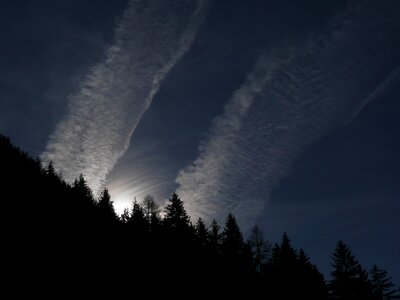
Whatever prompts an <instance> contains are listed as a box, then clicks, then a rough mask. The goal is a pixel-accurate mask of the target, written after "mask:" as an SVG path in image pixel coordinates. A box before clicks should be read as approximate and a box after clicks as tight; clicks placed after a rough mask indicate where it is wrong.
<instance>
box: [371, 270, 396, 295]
mask: <svg viewBox="0 0 400 300" xmlns="http://www.w3.org/2000/svg"><path fill="white" fill-rule="evenodd" d="M370 275H371V279H370V282H371V285H372V293H373V295H374V299H376V300H386V299H387V300H389V299H400V295H399V294H397V295H396V290H395V289H394V288H395V285H394V283H393V282H392V281H391V278H390V277H388V276H387V271H385V270H383V269H381V268H379V267H378V266H377V265H373V267H372V269H371V270H370Z"/></svg>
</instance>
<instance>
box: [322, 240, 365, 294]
mask: <svg viewBox="0 0 400 300" xmlns="http://www.w3.org/2000/svg"><path fill="white" fill-rule="evenodd" d="M332 260H333V263H332V267H333V271H332V272H331V281H330V285H329V289H330V296H331V298H332V299H340V300H347V299H371V298H372V291H371V288H370V284H369V282H368V274H367V272H366V271H365V270H364V269H363V268H362V266H361V265H360V263H359V262H358V260H357V259H356V257H355V255H353V254H352V252H351V250H350V248H349V247H348V246H347V245H346V244H345V243H344V242H343V241H339V242H338V243H337V245H336V249H335V251H334V253H333V255H332Z"/></svg>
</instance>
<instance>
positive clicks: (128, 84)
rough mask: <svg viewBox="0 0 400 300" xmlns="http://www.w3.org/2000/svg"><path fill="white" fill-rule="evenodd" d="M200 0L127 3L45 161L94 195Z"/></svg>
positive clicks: (194, 26)
mask: <svg viewBox="0 0 400 300" xmlns="http://www.w3.org/2000/svg"><path fill="white" fill-rule="evenodd" d="M206 6H207V1H206V0H189V1H187V0H186V1H184V0H132V1H131V2H130V4H129V7H128V8H127V9H126V11H125V12H124V15H123V17H122V19H121V21H120V24H119V25H118V27H117V29H116V33H115V43H114V45H112V46H111V47H109V49H108V50H107V53H106V57H105V59H104V61H102V62H100V63H98V64H97V65H95V66H94V67H93V68H92V70H90V72H89V74H88V75H87V77H86V79H85V80H84V82H83V83H82V84H81V87H80V90H79V91H78V92H77V93H76V94H74V95H72V96H71V97H70V99H69V110H68V113H67V114H66V116H65V118H64V119H63V120H62V121H60V123H59V124H58V125H57V127H56V129H55V132H54V133H53V134H52V135H51V136H50V138H49V141H48V144H47V147H46V151H45V152H44V153H43V154H42V159H43V160H44V161H53V162H54V164H55V166H56V168H57V169H58V170H59V171H61V172H62V174H63V176H64V178H65V179H66V180H68V181H72V180H74V178H75V177H77V176H78V175H79V174H80V173H82V174H84V176H85V177H86V179H87V181H88V184H89V186H90V187H92V189H93V190H94V191H95V192H97V191H98V190H99V189H100V188H101V187H102V185H103V183H104V180H105V179H106V176H107V174H108V173H109V171H110V170H111V169H112V168H113V167H114V165H115V164H116V162H117V160H118V159H119V158H120V157H121V155H122V154H123V153H124V152H125V151H126V149H127V147H128V145H129V141H130V137H131V135H132V133H133V131H134V130H135V128H136V126H137V124H138V122H139V120H140V119H141V116H142V114H143V113H144V112H145V111H146V109H147V108H148V107H149V105H150V103H151V101H152V99H153V97H154V95H155V94H156V93H157V91H158V89H159V87H160V84H161V82H162V80H163V78H164V76H165V75H166V73H168V71H169V70H170V69H171V68H172V67H173V66H174V65H175V64H176V63H177V62H178V61H179V59H180V58H181V57H182V56H183V55H184V54H185V53H186V52H187V50H188V49H189V48H190V46H191V44H192V42H193V40H194V37H195V34H196V32H197V30H198V27H199V26H200V24H201V22H202V20H203V18H204V15H205V11H206Z"/></svg>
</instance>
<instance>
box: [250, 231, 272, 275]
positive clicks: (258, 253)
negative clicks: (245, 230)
mask: <svg viewBox="0 0 400 300" xmlns="http://www.w3.org/2000/svg"><path fill="white" fill-rule="evenodd" d="M249 245H250V247H251V250H252V252H253V260H254V267H255V270H256V272H261V270H262V266H263V265H265V264H266V263H267V261H268V258H269V254H270V251H271V245H270V244H269V243H268V242H267V241H265V240H264V233H263V231H262V230H261V229H260V228H259V227H258V226H257V225H255V226H254V227H253V229H252V230H251V235H250V240H249Z"/></svg>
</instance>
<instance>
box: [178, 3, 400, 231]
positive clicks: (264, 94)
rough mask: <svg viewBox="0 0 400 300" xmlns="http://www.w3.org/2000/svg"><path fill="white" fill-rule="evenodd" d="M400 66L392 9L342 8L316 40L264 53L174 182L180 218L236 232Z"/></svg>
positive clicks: (399, 25)
mask: <svg viewBox="0 0 400 300" xmlns="http://www.w3.org/2000/svg"><path fill="white" fill-rule="evenodd" d="M399 65H400V2H399V1H396V0H388V1H378V0H376V1H374V0H365V1H351V2H350V3H349V6H348V8H347V9H346V11H345V12H344V13H342V14H341V15H339V16H337V17H336V18H335V19H333V20H331V22H329V24H327V26H326V28H325V29H324V31H323V33H321V34H319V35H318V36H311V37H309V38H308V39H307V40H306V41H305V42H304V43H299V42H287V44H285V45H280V46H279V47H275V49H273V50H270V51H266V52H265V53H264V55H263V57H262V58H261V59H260V60H259V61H258V62H257V63H256V66H255V68H254V70H253V71H252V72H251V73H250V74H249V76H248V78H247V80H246V81H245V83H244V84H243V85H242V87H240V88H239V89H238V90H237V91H236V92H235V93H234V94H233V96H232V98H231V100H230V101H229V102H228V103H227V105H226V107H225V110H224V113H223V114H222V115H221V116H219V117H217V118H216V119H215V120H214V122H213V124H212V126H211V130H210V134H209V136H208V138H207V139H206V141H204V142H203V143H202V144H201V145H200V147H199V155H198V157H197V158H196V159H195V160H194V161H193V162H192V163H191V164H189V165H188V166H186V167H185V168H184V169H183V170H181V171H180V172H179V174H178V176H177V178H176V182H177V183H178V184H179V187H178V189H177V193H179V194H180V195H181V197H182V199H183V200H184V201H186V207H187V209H188V211H189V213H190V214H191V215H192V216H193V217H195V218H197V217H202V218H204V219H206V220H210V219H212V218H215V219H217V220H218V221H220V222H222V221H223V219H224V218H225V216H226V214H227V213H228V212H233V213H234V214H235V215H236V217H237V218H238V221H239V222H240V223H241V226H243V228H244V229H246V230H247V229H248V228H249V227H250V226H252V225H253V224H254V222H255V220H256V218H257V217H258V216H260V215H261V214H262V212H263V209H264V205H265V202H266V201H268V199H269V197H270V193H271V191H272V189H273V188H274V187H275V186H276V185H277V183H278V182H279V180H280V179H281V178H283V177H284V176H286V175H287V174H288V172H289V171H290V166H291V163H292V162H293V161H294V160H295V159H296V158H297V157H298V156H299V154H300V153H301V152H302V151H303V150H304V149H305V147H307V146H309V145H310V144H312V143H314V142H315V141H316V140H317V139H318V138H320V137H321V136H322V135H324V134H326V133H327V132H329V131H330V130H332V129H334V128H337V127H338V126H342V125H344V124H345V123H346V122H347V121H349V120H351V119H352V118H354V117H355V116H356V114H357V113H358V112H359V111H360V110H361V109H362V107H363V106H365V105H366V104H367V102H369V101H371V100H372V99H373V98H375V97H376V96H378V95H379V94H380V93H381V92H382V89H383V88H384V87H385V86H386V85H387V82H390V81H392V79H393V78H392V77H393V76H395V75H394V74H397V73H398V71H397V68H398V67H399Z"/></svg>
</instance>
